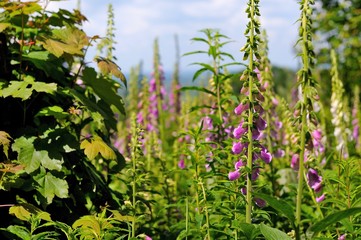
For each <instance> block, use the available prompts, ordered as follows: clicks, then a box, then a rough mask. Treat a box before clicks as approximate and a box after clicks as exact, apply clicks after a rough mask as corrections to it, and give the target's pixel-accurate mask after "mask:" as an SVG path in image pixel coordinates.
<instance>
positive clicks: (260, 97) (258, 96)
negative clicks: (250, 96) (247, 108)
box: [256, 93, 264, 102]
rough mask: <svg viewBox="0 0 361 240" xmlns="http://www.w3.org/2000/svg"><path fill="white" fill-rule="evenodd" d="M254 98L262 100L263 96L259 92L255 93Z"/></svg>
mask: <svg viewBox="0 0 361 240" xmlns="http://www.w3.org/2000/svg"><path fill="white" fill-rule="evenodd" d="M256 99H257V100H258V101H260V102H264V96H263V95H262V94H261V93H257V94H256Z"/></svg>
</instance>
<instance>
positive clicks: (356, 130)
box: [352, 125, 360, 141]
mask: <svg viewBox="0 0 361 240" xmlns="http://www.w3.org/2000/svg"><path fill="white" fill-rule="evenodd" d="M359 129H360V126H358V125H356V126H355V127H354V129H353V131H352V137H353V139H355V140H356V141H357V139H358V136H359Z"/></svg>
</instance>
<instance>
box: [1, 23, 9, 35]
mask: <svg viewBox="0 0 361 240" xmlns="http://www.w3.org/2000/svg"><path fill="white" fill-rule="evenodd" d="M10 26H11V24H10V23H0V33H1V32H2V31H4V30H5V29H6V28H8V27H10Z"/></svg>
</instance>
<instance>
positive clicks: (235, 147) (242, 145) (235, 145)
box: [232, 142, 247, 154]
mask: <svg viewBox="0 0 361 240" xmlns="http://www.w3.org/2000/svg"><path fill="white" fill-rule="evenodd" d="M245 147H247V143H241V142H236V143H233V146H232V152H233V153H234V154H240V153H241V152H242V151H243V149H244V148H245Z"/></svg>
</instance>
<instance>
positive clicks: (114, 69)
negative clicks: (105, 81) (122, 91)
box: [95, 57, 127, 87]
mask: <svg viewBox="0 0 361 240" xmlns="http://www.w3.org/2000/svg"><path fill="white" fill-rule="evenodd" d="M95 61H96V62H97V64H98V67H99V69H100V71H101V73H102V74H104V75H109V74H110V75H113V76H114V77H116V78H118V79H120V80H121V81H122V82H123V83H124V85H125V87H127V79H126V78H125V76H124V74H123V73H122V71H121V69H120V67H119V66H118V65H117V64H116V63H114V62H113V61H111V60H108V59H105V58H101V57H98V58H96V59H95Z"/></svg>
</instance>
